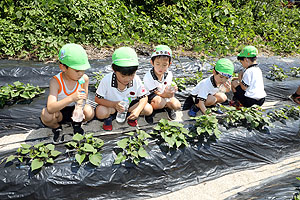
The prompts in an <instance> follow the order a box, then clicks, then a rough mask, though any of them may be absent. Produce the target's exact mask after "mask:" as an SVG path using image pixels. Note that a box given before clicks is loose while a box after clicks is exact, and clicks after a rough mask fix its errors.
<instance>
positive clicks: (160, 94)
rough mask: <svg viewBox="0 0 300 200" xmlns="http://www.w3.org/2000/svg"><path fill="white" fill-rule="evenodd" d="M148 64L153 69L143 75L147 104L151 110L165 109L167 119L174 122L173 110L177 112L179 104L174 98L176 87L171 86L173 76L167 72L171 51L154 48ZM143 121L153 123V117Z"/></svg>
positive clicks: (164, 46) (167, 48) (163, 48)
mask: <svg viewBox="0 0 300 200" xmlns="http://www.w3.org/2000/svg"><path fill="white" fill-rule="evenodd" d="M150 62H151V65H152V66H153V68H152V69H150V70H149V71H148V72H147V73H146V74H145V76H144V79H143V81H144V84H145V88H146V89H147V91H149V93H150V94H149V95H148V102H149V103H150V104H151V106H152V107H153V110H158V109H162V108H165V111H166V112H167V115H168V118H169V119H170V120H174V119H175V118H176V113H175V111H174V110H179V109H180V107H181V104H180V102H179V101H178V99H176V98H175V96H174V94H175V91H177V86H176V85H173V86H171V84H172V79H173V74H172V72H171V71H170V70H169V67H170V66H171V64H172V51H171V49H170V48H169V47H168V46H166V45H158V46H156V47H155V49H154V52H153V53H152V55H151V61H150ZM172 87H173V88H172ZM145 120H146V121H147V122H148V123H153V115H150V116H146V117H145Z"/></svg>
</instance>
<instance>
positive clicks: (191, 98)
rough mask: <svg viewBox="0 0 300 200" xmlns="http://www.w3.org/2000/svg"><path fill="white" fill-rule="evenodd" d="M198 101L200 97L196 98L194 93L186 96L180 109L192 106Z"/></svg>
mask: <svg viewBox="0 0 300 200" xmlns="http://www.w3.org/2000/svg"><path fill="white" fill-rule="evenodd" d="M199 101H200V99H199V98H197V96H194V95H190V96H188V98H186V100H185V101H184V103H183V106H182V110H189V109H190V108H191V107H192V105H194V104H198V103H199Z"/></svg>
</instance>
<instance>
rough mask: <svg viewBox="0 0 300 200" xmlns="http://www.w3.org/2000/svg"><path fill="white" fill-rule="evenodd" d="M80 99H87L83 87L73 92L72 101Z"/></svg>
mask: <svg viewBox="0 0 300 200" xmlns="http://www.w3.org/2000/svg"><path fill="white" fill-rule="evenodd" d="M80 99H87V94H86V93H85V90H84V89H79V90H78V91H77V92H75V93H74V94H73V101H78V100H80Z"/></svg>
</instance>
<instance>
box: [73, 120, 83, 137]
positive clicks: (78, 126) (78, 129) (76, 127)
mask: <svg viewBox="0 0 300 200" xmlns="http://www.w3.org/2000/svg"><path fill="white" fill-rule="evenodd" d="M72 127H73V133H74V134H76V133H79V134H81V135H83V134H84V130H83V129H82V128H81V122H72Z"/></svg>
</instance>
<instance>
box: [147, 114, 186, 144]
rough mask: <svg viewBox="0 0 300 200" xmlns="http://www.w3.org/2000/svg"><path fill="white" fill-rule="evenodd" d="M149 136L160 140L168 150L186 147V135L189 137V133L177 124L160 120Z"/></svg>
mask: <svg viewBox="0 0 300 200" xmlns="http://www.w3.org/2000/svg"><path fill="white" fill-rule="evenodd" d="M150 134H151V135H157V136H159V137H160V138H162V139H163V140H164V141H165V142H166V143H167V144H168V146H169V147H170V148H173V147H174V146H176V147H177V148H179V147H180V146H182V145H184V146H188V143H187V141H186V135H189V131H188V130H187V129H186V128H184V127H183V124H181V123H178V122H172V121H168V120H166V119H161V120H160V121H159V122H158V124H157V125H156V126H155V127H154V131H153V132H151V133H150Z"/></svg>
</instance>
